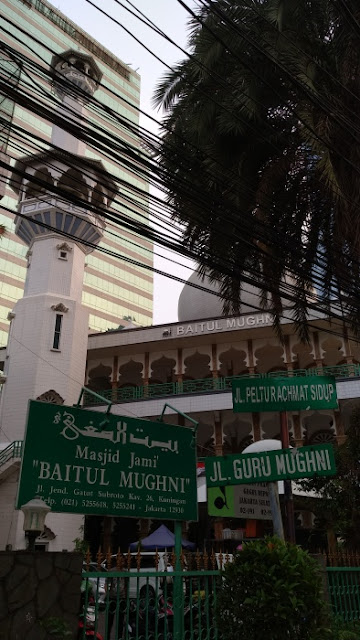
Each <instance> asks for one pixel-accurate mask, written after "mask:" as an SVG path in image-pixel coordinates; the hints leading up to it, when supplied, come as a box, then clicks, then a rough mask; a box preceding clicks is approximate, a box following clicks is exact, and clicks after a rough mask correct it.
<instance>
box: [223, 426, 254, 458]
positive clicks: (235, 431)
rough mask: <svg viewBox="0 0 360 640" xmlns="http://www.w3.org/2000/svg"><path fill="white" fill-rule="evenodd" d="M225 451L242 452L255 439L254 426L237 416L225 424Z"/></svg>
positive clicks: (229, 452) (228, 452)
mask: <svg viewBox="0 0 360 640" xmlns="http://www.w3.org/2000/svg"><path fill="white" fill-rule="evenodd" d="M222 431H223V453H224V455H226V454H231V453H241V452H242V451H243V450H244V449H245V447H247V446H248V445H249V444H250V442H252V441H253V436H252V426H251V424H250V423H249V422H247V421H246V420H242V419H240V418H238V417H237V418H235V420H232V421H231V422H228V423H226V424H224V425H223V429H222Z"/></svg>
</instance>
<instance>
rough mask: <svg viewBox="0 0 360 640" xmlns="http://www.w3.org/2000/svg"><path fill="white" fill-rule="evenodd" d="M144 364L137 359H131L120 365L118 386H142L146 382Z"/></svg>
mask: <svg viewBox="0 0 360 640" xmlns="http://www.w3.org/2000/svg"><path fill="white" fill-rule="evenodd" d="M142 372H143V365H142V363H141V362H137V361H136V360H132V359H131V360H129V362H126V363H125V364H123V365H121V367H119V380H118V387H142V385H143V384H144V380H143V376H142Z"/></svg>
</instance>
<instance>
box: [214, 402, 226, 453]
mask: <svg viewBox="0 0 360 640" xmlns="http://www.w3.org/2000/svg"><path fill="white" fill-rule="evenodd" d="M214 421H215V422H214V433H215V455H216V456H222V455H224V449H223V434H222V424H221V412H220V411H214Z"/></svg>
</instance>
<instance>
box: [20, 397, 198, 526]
mask: <svg viewBox="0 0 360 640" xmlns="http://www.w3.org/2000/svg"><path fill="white" fill-rule="evenodd" d="M37 495H38V496H39V497H41V498H42V499H43V500H45V502H47V504H48V505H49V506H50V507H51V509H52V511H55V512H67V513H82V514H103V515H112V516H126V517H134V518H139V517H141V518H151V519H153V518H161V519H165V520H197V479H196V443H195V440H194V430H193V429H191V428H188V427H178V426H174V425H168V424H164V423H162V422H150V421H149V420H140V419H137V418H128V417H124V416H115V415H111V414H108V415H104V414H103V413H99V412H97V411H85V410H83V409H77V408H73V407H64V406H61V407H59V406H57V405H52V404H46V403H42V402H35V401H31V402H30V405H29V415H28V424H27V432H26V439H25V447H24V454H23V461H22V467H21V476H20V485H19V493H18V499H17V508H20V507H21V506H22V505H23V504H25V503H26V502H28V501H29V500H31V499H32V498H34V497H35V496H37Z"/></svg>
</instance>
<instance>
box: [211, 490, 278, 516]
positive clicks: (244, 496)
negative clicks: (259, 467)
mask: <svg viewBox="0 0 360 640" xmlns="http://www.w3.org/2000/svg"><path fill="white" fill-rule="evenodd" d="M207 493H208V495H207V504H208V514H209V515H210V516H216V517H218V518H219V517H223V518H250V519H251V520H271V519H272V513H271V507H270V500H269V489H268V486H267V484H266V483H265V482H261V483H259V484H245V485H241V484H237V485H235V486H227V487H224V486H221V487H211V488H210V489H208V492H207Z"/></svg>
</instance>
